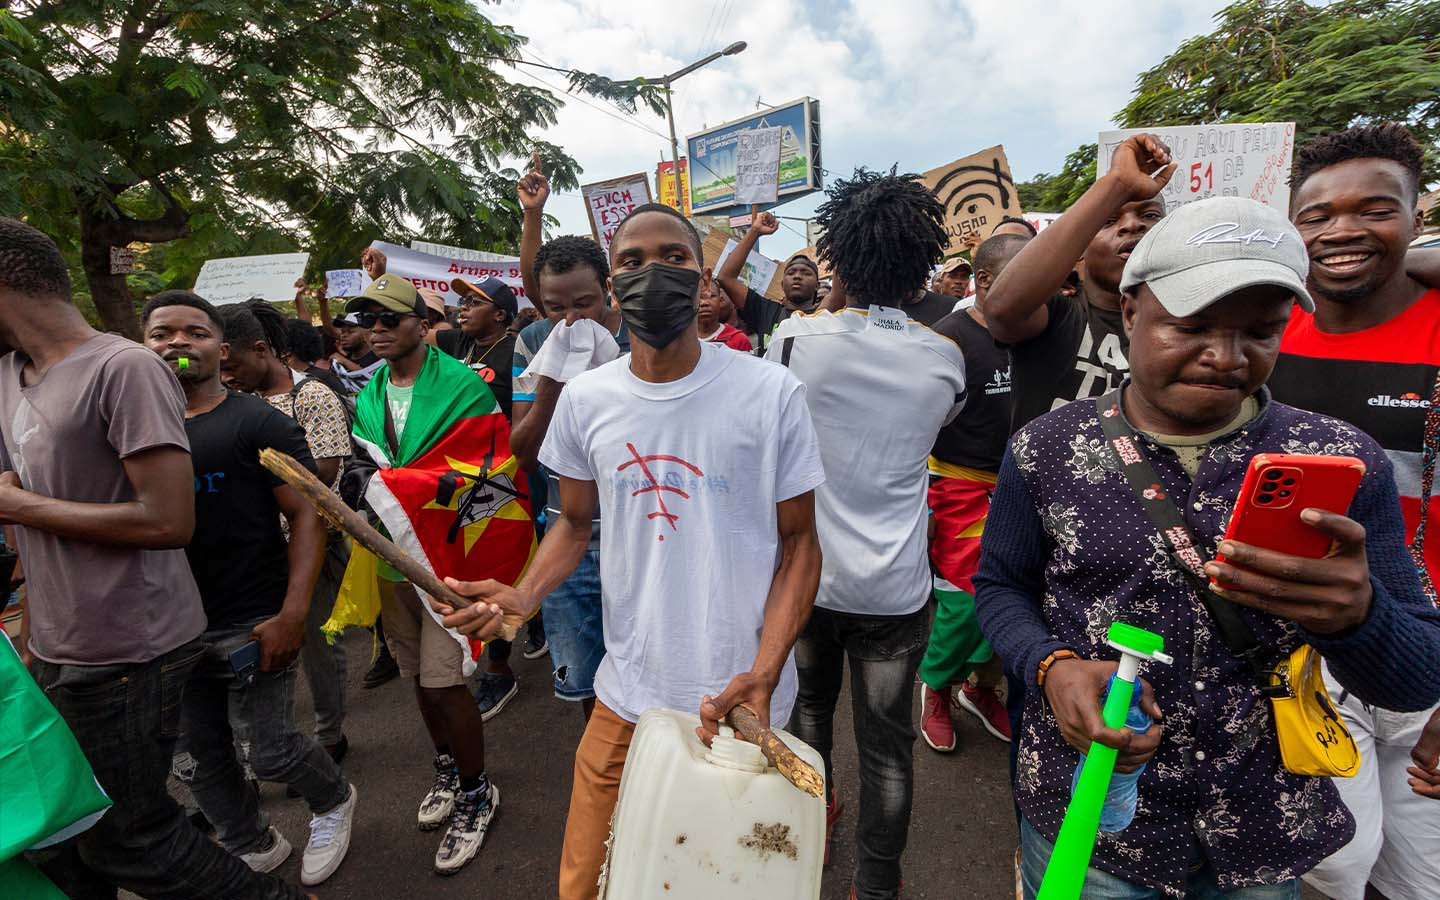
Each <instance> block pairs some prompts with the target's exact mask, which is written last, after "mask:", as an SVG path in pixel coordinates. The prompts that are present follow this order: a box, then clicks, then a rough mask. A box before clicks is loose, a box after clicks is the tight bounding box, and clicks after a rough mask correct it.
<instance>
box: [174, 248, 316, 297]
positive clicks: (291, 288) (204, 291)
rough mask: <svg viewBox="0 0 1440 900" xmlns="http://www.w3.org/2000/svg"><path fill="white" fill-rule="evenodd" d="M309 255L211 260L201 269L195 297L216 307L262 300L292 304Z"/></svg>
mask: <svg viewBox="0 0 1440 900" xmlns="http://www.w3.org/2000/svg"><path fill="white" fill-rule="evenodd" d="M308 262H310V254H308V253H271V254H268V255H266V256H231V257H227V258H224V259H210V260H206V261H205V265H203V266H201V267H200V277H198V278H196V279H195V289H194V290H195V293H197V294H199V295H200V296H201V297H204V298H205V299H206V300H209V301H210V302H211V303H213V304H215V305H216V306H224V305H226V304H228V303H243V302H245V301H246V300H249V299H251V298H252V297H258V298H260V299H261V300H291V299H294V297H295V281H296V280H297V279H298V278H300V277H301V276H302V275H304V274H305V265H306V263H308Z"/></svg>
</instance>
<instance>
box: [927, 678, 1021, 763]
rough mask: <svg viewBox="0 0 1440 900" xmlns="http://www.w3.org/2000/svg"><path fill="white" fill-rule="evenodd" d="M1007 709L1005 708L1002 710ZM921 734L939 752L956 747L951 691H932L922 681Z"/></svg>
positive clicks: (945, 751)
mask: <svg viewBox="0 0 1440 900" xmlns="http://www.w3.org/2000/svg"><path fill="white" fill-rule="evenodd" d="M1000 711H1001V712H1002V713H1003V712H1004V711H1005V710H1004V709H1003V708H1002V709H1001V710H1000ZM920 734H921V735H922V736H923V737H924V738H925V743H927V744H929V745H930V749H932V750H934V751H935V752H937V753H950V752H953V751H954V749H955V723H954V722H952V721H950V691H949V690H944V691H932V690H930V688H929V686H928V685H926V684H925V683H924V682H923V681H922V682H921V683H920Z"/></svg>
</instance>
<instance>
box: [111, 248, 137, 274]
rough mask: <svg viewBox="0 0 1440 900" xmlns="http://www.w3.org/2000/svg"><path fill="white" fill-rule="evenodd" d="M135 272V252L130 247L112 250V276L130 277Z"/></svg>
mask: <svg viewBox="0 0 1440 900" xmlns="http://www.w3.org/2000/svg"><path fill="white" fill-rule="evenodd" d="M133 271H135V251H134V250H131V249H130V248H129V247H111V248H110V274H111V275H129V274H130V273H131V272H133Z"/></svg>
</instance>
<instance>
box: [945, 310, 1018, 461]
mask: <svg viewBox="0 0 1440 900" xmlns="http://www.w3.org/2000/svg"><path fill="white" fill-rule="evenodd" d="M935 331H936V332H937V333H939V334H942V335H944V336H945V337H948V338H950V339H951V340H952V341H954V342H955V343H957V344H959V345H960V351H961V352H962V353H963V354H965V392H966V396H967V398H968V399H967V400H966V402H965V411H964V412H963V413H961V414H960V415H959V416H958V417H957V418H956V419H955V421H953V422H951V423H950V424H949V425H946V426H945V427H944V428H942V429H940V436H939V437H937V438H936V439H935V447H934V449H932V450H931V451H930V455H931V456H933V457H935V458H936V459H937V460H939V461H940V462H943V463H948V464H949V465H952V466H964V467H966V468H969V469H979V470H981V471H984V472H999V471H1000V460H1001V459H1003V458H1004V456H1005V444H1006V443H1007V442H1008V441H1009V439H1010V417H1011V413H1012V407H1013V404H1012V403H1011V395H1010V355H1009V354H1008V353H1006V352H1005V350H1004V348H1002V347H1000V346H998V345H996V343H995V338H993V337H992V336H991V335H990V331H989V329H987V328H986V327H985V326H984V325H981V324H980V323H979V322H977V321H975V318H974V317H973V316H971V315H970V313H968V312H966V311H965V310H963V309H962V310H957V311H956V312H954V313H951V314H950V315H948V316H946V317H945V318H943V319H941V320H940V321H939V322H937V323H936V324H935Z"/></svg>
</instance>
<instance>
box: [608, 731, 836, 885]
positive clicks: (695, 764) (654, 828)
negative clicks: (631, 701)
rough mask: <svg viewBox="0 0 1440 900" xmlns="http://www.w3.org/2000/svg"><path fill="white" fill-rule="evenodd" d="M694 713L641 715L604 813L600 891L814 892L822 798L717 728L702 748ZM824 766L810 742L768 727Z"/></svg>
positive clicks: (821, 849)
mask: <svg viewBox="0 0 1440 900" xmlns="http://www.w3.org/2000/svg"><path fill="white" fill-rule="evenodd" d="M699 724H700V720H699V718H698V717H696V716H693V715H688V714H686V713H681V712H675V711H674V710H669V709H652V710H650V711H649V712H647V713H645V714H644V715H642V716H641V717H640V722H639V724H637V725H636V727H635V735H634V737H633V738H632V739H631V741H630V752H629V755H628V756H626V758H625V773H624V775H623V776H622V777H621V779H620V800H619V802H618V803H617V804H616V806H615V817H614V819H612V820H611V826H610V827H611V835H610V855H609V861H608V864H607V875H606V876H605V877H604V878H602V887H601V891H600V896H601V897H602V898H605V900H662V898H663V900H711V898H715V900H721V898H723V900H735V898H737V897H752V898H753V897H783V898H785V900H792V898H793V900H817V898H819V896H820V869H821V866H822V865H823V864H824V861H825V803H824V801H822V800H820V799H819V798H818V797H812V796H810V795H809V794H806V793H804V792H803V791H801V790H799V789H798V788H796V787H795V786H793V785H792V784H790V782H788V781H786V780H785V779H784V777H783V776H781V774H780V773H779V771H777V770H776V769H774V768H772V767H770V766H769V765H768V764H767V763H766V761H765V757H764V755H763V754H761V752H760V748H759V747H756V746H755V745H754V744H751V743H747V742H745V741H742V740H739V739H738V738H735V737H732V736H730V735H731V732H730V729H729V728H725V729H724V730H723V732H722V734H721V736H720V737H718V738H716V739H715V741H714V747H713V748H710V749H707V748H706V747H705V745H704V744H702V743H701V742H700V739H699V738H697V737H696V736H695V729H696V727H698V726H699ZM775 734H776V735H778V736H779V737H780V738H781V739H783V740H784V741H785V743H786V744H788V745H789V746H790V749H792V750H794V751H795V753H796V755H797V756H799V757H800V758H801V759H803V760H805V761H806V762H808V763H810V764H811V765H812V766H814V767H815V770H816V771H817V772H823V771H824V770H825V767H824V763H823V761H822V760H821V759H820V754H819V753H816V752H815V751H814V750H813V749H812V748H811V747H810V746H809V745H808V744H805V743H804V742H802V741H800V740H799V739H797V738H795V737H792V736H791V735H788V734H786V733H785V732H783V731H781V730H780V729H778V728H777V729H775Z"/></svg>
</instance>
